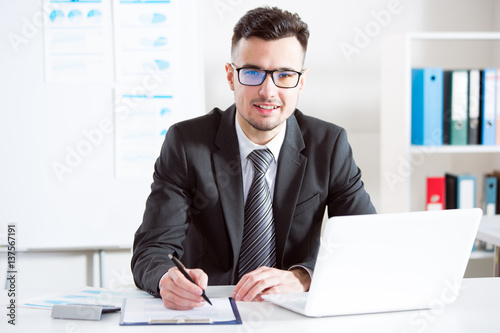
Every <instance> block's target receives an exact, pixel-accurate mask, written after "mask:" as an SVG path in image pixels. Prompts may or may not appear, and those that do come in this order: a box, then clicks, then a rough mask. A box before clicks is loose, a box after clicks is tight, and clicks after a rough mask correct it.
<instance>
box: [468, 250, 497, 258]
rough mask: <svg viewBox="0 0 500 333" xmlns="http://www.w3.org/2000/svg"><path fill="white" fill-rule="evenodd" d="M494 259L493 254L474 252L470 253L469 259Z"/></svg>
mask: <svg viewBox="0 0 500 333" xmlns="http://www.w3.org/2000/svg"><path fill="white" fill-rule="evenodd" d="M494 257H495V252H490V251H484V250H476V251H472V252H471V254H470V259H493V258H494Z"/></svg>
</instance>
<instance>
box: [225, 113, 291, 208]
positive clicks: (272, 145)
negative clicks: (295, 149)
mask: <svg viewBox="0 0 500 333" xmlns="http://www.w3.org/2000/svg"><path fill="white" fill-rule="evenodd" d="M234 123H235V127H236V135H237V136H238V145H239V147H240V157H241V173H242V178H243V200H244V201H243V202H247V195H248V191H249V190H250V185H252V181H253V173H254V167H253V163H252V161H250V160H249V159H248V158H247V157H248V155H249V154H250V153H251V152H252V151H253V150H255V149H265V148H268V149H269V150H270V151H271V153H273V156H274V160H273V161H272V162H271V165H270V166H269V169H267V173H266V182H267V186H268V187H269V191H270V192H271V200H272V198H273V195H274V184H275V183H276V172H277V171H278V157H279V156H280V150H281V146H282V145H283V141H284V140H285V132H286V123H285V124H283V126H282V127H281V129H280V131H279V132H278V134H276V136H275V137H274V138H273V139H272V140H271V141H269V142H268V143H267V144H266V145H264V146H261V145H258V144H256V143H253V142H252V141H250V139H249V138H248V137H247V136H246V135H245V133H243V130H242V129H241V126H240V124H239V123H238V119H237V117H236V116H235V117H234Z"/></svg>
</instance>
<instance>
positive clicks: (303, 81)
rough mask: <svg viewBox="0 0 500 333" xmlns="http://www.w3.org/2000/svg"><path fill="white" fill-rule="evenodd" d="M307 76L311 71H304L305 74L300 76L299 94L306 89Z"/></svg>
mask: <svg viewBox="0 0 500 333" xmlns="http://www.w3.org/2000/svg"><path fill="white" fill-rule="evenodd" d="M307 74H309V70H308V69H304V73H303V74H302V75H301V76H300V81H299V94H300V93H301V92H302V89H304V85H305V84H306V79H307Z"/></svg>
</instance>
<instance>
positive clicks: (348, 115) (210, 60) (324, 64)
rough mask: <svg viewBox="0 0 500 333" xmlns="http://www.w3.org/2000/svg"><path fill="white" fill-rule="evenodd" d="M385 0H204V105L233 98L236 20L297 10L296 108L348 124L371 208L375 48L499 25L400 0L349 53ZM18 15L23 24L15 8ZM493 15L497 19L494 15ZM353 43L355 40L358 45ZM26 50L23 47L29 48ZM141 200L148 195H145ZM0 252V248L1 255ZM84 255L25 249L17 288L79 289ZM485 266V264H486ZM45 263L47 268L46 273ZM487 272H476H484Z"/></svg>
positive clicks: (461, 11) (122, 269) (461, 5)
mask: <svg viewBox="0 0 500 333" xmlns="http://www.w3.org/2000/svg"><path fill="white" fill-rule="evenodd" d="M389 3H391V1H390V0H354V1H353V0H342V1H340V0H336V1H319V0H309V1H303V0H300V1H299V0H281V1H258V0H252V1H242V0H240V1H238V0H208V1H202V6H204V7H205V8H204V10H203V12H205V15H204V17H203V22H202V24H201V26H202V38H203V48H204V51H203V57H204V62H205V63H204V64H205V83H206V91H205V101H206V106H207V110H208V109H211V108H213V107H220V108H225V107H227V106H229V105H230V104H231V103H232V102H233V98H232V94H231V91H230V90H229V88H228V86H227V83H226V80H225V72H224V64H225V62H227V61H229V60H230V58H229V55H230V52H229V50H230V38H231V35H232V28H233V26H234V24H235V23H236V21H237V20H238V19H239V18H240V17H241V16H242V15H243V14H244V13H245V12H246V11H247V10H248V9H251V8H254V7H256V6H260V5H277V6H279V7H281V8H285V9H288V10H291V11H296V12H298V13H299V15H301V17H302V18H303V19H304V21H306V22H307V23H308V24H309V27H310V31H311V38H310V44H309V50H308V55H307V59H306V67H307V68H309V69H310V74H309V77H308V82H307V86H306V88H305V90H304V92H303V95H302V96H301V98H300V101H299V105H298V107H299V108H300V109H301V110H303V111H304V112H306V113H307V114H309V115H312V116H316V117H319V118H322V119H325V120H327V121H331V122H334V123H336V124H338V125H340V126H343V127H344V128H346V129H347V131H348V135H349V139H350V141H351V145H352V147H353V150H354V155H355V158H356V160H357V163H358V165H359V166H360V168H361V170H362V171H363V174H364V177H363V178H364V182H365V185H366V188H367V190H368V191H369V193H370V194H371V196H372V199H373V201H374V204H375V206H377V204H378V202H379V184H380V183H379V179H378V175H379V174H380V172H379V102H380V98H379V92H380V69H379V68H380V61H381V59H380V53H381V44H382V40H383V38H384V37H385V36H387V35H389V34H391V33H394V32H405V31H462V30H471V31H490V30H499V29H500V26H499V24H500V23H498V22H500V1H493V0H492V1H488V0H481V1H472V0H446V1H445V0H420V1H417V0H414V1H410V0H400V1H399V6H397V8H399V11H400V12H398V14H395V15H392V16H391V17H390V22H388V24H387V25H386V26H384V27H381V28H380V31H375V30H374V33H373V37H370V39H369V41H368V42H367V43H366V44H367V45H366V46H364V45H362V47H360V48H359V53H357V54H353V55H352V57H351V59H347V58H346V57H345V56H344V54H343V53H342V51H341V49H340V46H341V45H345V44H350V45H352V46H356V44H355V41H356V40H355V38H356V31H358V29H365V28H366V27H374V28H376V25H375V24H376V23H375V22H376V20H375V18H374V15H373V12H376V13H380V11H381V10H385V9H386V8H387V7H388V4H389ZM16 15H19V19H18V21H16V19H12V18H11V20H10V21H9V22H11V23H12V24H15V25H19V24H21V19H22V17H24V16H26V15H24V14H22V13H20V12H18V13H16ZM495 15H496V17H495ZM358 45H359V44H358ZM26 52H29V50H27V51H26ZM144 199H146V198H144ZM0 254H1V253H0ZM91 257H92V255H91V254H89V253H79V254H60V253H52V252H51V253H40V254H25V255H23V256H21V257H20V259H19V260H20V265H21V267H22V270H20V283H21V285H22V287H23V288H27V289H33V288H48V289H56V288H59V287H61V286H62V287H64V288H66V287H67V288H70V287H79V286H81V285H82V283H89V282H91V281H92V278H90V277H88V276H87V273H86V272H87V268H88V266H89V265H90V266H92V265H93V263H92V264H89V261H91V259H89V258H91ZM129 260H130V252H129V251H116V252H113V253H111V254H110V255H109V256H108V257H107V258H106V263H105V265H106V267H107V271H106V272H107V273H106V274H107V275H106V280H107V281H108V285H109V286H116V284H115V283H119V284H124V283H125V282H127V281H129V282H130V281H131V280H130V268H129V267H130V264H129ZM486 266H487V265H486ZM47 267H50V271H49V272H48V273H47V274H40V273H41V272H47V271H46V269H47ZM489 274H491V272H485V273H484V274H483V273H478V274H476V273H474V274H473V275H476V276H477V275H480V276H481V275H489ZM117 281H120V282H117Z"/></svg>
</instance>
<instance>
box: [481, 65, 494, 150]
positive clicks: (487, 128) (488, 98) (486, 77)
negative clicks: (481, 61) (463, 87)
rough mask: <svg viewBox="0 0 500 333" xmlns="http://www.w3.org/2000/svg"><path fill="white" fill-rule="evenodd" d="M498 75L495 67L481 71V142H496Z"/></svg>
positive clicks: (491, 143) (490, 143) (484, 143)
mask: <svg viewBox="0 0 500 333" xmlns="http://www.w3.org/2000/svg"><path fill="white" fill-rule="evenodd" d="M496 75H497V71H496V69H495V68H485V69H484V70H483V71H481V143H482V144H483V145H495V144H496V110H495V108H496V104H495V98H496V89H495V87H496Z"/></svg>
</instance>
